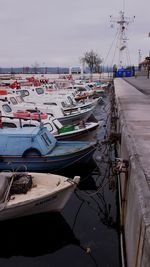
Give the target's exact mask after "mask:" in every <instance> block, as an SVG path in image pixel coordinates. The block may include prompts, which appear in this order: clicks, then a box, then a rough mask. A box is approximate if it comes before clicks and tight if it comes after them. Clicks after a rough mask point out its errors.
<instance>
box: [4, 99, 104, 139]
mask: <svg viewBox="0 0 150 267" xmlns="http://www.w3.org/2000/svg"><path fill="white" fill-rule="evenodd" d="M0 110H1V114H2V116H1V118H0V119H1V121H2V127H3V128H4V127H5V128H18V127H36V126H39V125H40V120H42V123H43V124H44V125H45V126H46V127H47V129H48V130H49V131H50V133H52V134H53V135H54V136H55V137H56V139H57V140H74V139H80V138H81V137H82V136H83V135H84V136H85V135H87V134H88V133H89V132H91V131H94V130H95V129H97V128H98V127H99V126H100V123H99V122H98V121H94V122H93V121H90V122H84V120H80V121H79V122H78V123H73V124H68V125H62V123H61V122H59V121H58V119H56V118H55V117H54V116H52V115H47V114H46V113H41V112H37V110H35V109H28V110H26V111H24V110H18V111H15V112H13V107H11V106H10V105H9V103H3V102H1V101H0Z"/></svg>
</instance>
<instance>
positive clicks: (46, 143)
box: [41, 133, 51, 147]
mask: <svg viewBox="0 0 150 267" xmlns="http://www.w3.org/2000/svg"><path fill="white" fill-rule="evenodd" d="M41 138H42V140H43V142H44V144H45V145H46V146H47V147H50V145H51V140H50V139H49V138H48V136H47V134H46V133H43V134H41Z"/></svg>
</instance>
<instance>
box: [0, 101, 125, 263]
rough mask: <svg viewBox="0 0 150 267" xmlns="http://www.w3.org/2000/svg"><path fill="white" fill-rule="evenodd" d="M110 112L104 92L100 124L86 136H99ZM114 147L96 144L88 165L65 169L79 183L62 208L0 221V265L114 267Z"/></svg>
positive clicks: (116, 259)
mask: <svg viewBox="0 0 150 267" xmlns="http://www.w3.org/2000/svg"><path fill="white" fill-rule="evenodd" d="M108 113H109V102H108V97H106V98H105V99H104V104H103V105H102V104H101V105H98V107H97V109H96V110H95V116H96V118H97V119H98V120H103V122H104V124H103V126H104V127H102V128H100V129H98V131H96V132H94V133H93V134H92V135H91V136H90V138H94V139H97V140H102V139H103V138H104V137H105V134H106V127H105V122H106V121H107V116H108ZM110 157H113V151H111V150H110V148H108V147H107V146H104V145H101V146H98V148H97V150H96V152H95V154H94V159H95V161H91V164H90V165H89V166H86V167H85V166H79V167H78V168H76V169H75V170H74V171H73V170H71V171H67V173H68V176H74V175H75V174H80V175H81V177H82V179H81V183H80V185H79V188H78V189H77V190H76V192H74V194H73V195H72V197H71V198H70V200H69V201H68V203H67V205H66V206H65V208H64V209H63V211H62V212H61V213H55V214H42V215H36V216H30V217H26V218H20V219H15V220H12V221H7V222H1V223H0V228H1V235H0V236H1V246H0V266H2V267H3V266H4V267H5V266H6V267H10V266H15V267H17V266H19V267H20V266H21V267H24V266H25V267H26V266H27V267H31V266H32V267H34V266H35V267H38V266H39V267H58V266H65V267H96V266H99V267H119V266H121V264H120V249H119V236H118V230H117V229H118V215H117V213H118V211H117V203H118V199H117V190H116V188H115V186H112V185H114V183H111V184H110V183H109V182H108V181H109V180H108V177H109V174H110V173H109V165H108V161H109V160H108V159H110Z"/></svg>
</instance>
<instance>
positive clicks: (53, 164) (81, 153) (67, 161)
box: [0, 125, 97, 172]
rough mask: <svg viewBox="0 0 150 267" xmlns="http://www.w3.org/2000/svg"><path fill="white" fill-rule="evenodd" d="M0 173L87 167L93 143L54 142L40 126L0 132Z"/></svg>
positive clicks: (93, 146) (94, 143) (92, 151)
mask: <svg viewBox="0 0 150 267" xmlns="http://www.w3.org/2000/svg"><path fill="white" fill-rule="evenodd" d="M0 140H1V142H0V151H1V153H0V170H12V169H13V170H16V169H17V168H18V167H19V166H22V165H25V166H26V168H27V170H28V171H33V172H45V171H50V172H57V171H59V170H62V169H66V168H67V167H70V166H72V165H76V164H87V163H88V162H89V161H90V159H91V158H92V156H93V153H94V151H95V150H96V145H97V142H96V141H91V142H90V141H57V139H56V138H55V137H54V136H53V134H51V133H50V132H49V131H48V129H47V128H46V127H44V126H42V125H41V126H40V127H25V128H4V129H0Z"/></svg>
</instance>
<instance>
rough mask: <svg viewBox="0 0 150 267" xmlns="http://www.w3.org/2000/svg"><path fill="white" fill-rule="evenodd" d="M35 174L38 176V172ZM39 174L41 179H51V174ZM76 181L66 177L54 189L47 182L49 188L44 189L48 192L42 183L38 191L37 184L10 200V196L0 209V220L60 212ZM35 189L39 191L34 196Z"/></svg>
mask: <svg viewBox="0 0 150 267" xmlns="http://www.w3.org/2000/svg"><path fill="white" fill-rule="evenodd" d="M37 175H38V176H39V174H37ZM41 175H42V176H43V177H41V180H42V181H43V180H44V181H45V180H46V179H49V180H50V179H53V177H51V174H41ZM45 178H46V179H45ZM78 182H79V179H78V180H77V183H78ZM77 183H75V182H74V181H72V182H69V181H68V180H67V178H66V181H65V180H64V181H63V182H60V185H58V186H56V188H55V189H54V190H53V189H51V187H50V185H49V183H47V188H50V189H47V190H46V191H49V193H45V192H44V185H43V188H42V189H41V192H40V191H39V189H38V188H39V187H38V185H37V187H35V188H34V187H33V188H31V189H30V190H31V192H29V193H28V192H27V193H26V194H19V195H17V194H15V195H12V200H11V197H10V200H9V201H8V203H7V204H6V206H5V207H4V208H3V209H2V210H0V221H2V220H8V219H13V218H18V217H24V216H28V215H32V214H38V213H45V212H60V211H61V210H62V209H63V208H64V206H65V204H66V203H67V201H68V200H69V198H70V196H71V194H72V193H73V191H74V189H75V188H76V186H77ZM35 191H39V193H38V194H37V193H36V196H35V195H34V192H35ZM28 194H29V195H30V196H29V195H28ZM31 195H32V197H31Z"/></svg>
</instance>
